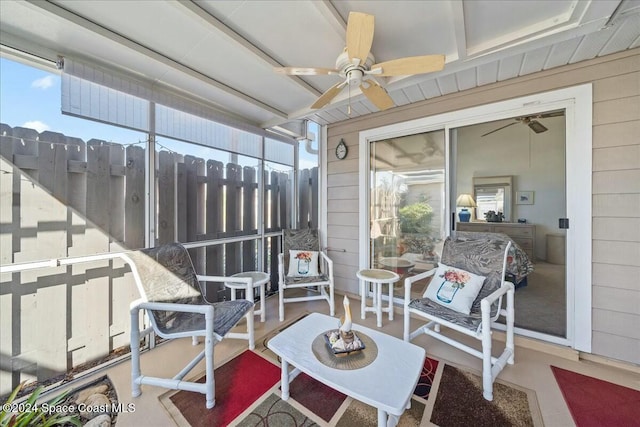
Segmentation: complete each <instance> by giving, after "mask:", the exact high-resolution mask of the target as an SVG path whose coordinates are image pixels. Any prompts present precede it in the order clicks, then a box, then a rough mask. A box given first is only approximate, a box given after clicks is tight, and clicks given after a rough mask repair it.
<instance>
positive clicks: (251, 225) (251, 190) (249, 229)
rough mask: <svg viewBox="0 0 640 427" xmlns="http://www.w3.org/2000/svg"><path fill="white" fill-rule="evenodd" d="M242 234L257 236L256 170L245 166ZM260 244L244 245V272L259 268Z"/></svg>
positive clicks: (247, 243) (252, 242)
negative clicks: (258, 249) (258, 251)
mask: <svg viewBox="0 0 640 427" xmlns="http://www.w3.org/2000/svg"><path fill="white" fill-rule="evenodd" d="M242 186H243V187H242V198H243V201H242V204H243V208H242V210H243V211H244V212H242V234H245V235H249V234H256V233H257V231H258V230H257V229H256V225H255V224H256V209H257V206H256V191H257V182H256V170H255V169H254V168H252V167H250V166H245V167H244V169H243V175H242ZM257 247H258V244H257V242H256V241H255V240H251V241H246V242H243V243H242V270H243V271H254V270H257V268H258V263H257V261H258V259H257V256H256V250H257Z"/></svg>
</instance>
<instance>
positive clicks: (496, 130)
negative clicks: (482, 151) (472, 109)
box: [480, 122, 518, 138]
mask: <svg viewBox="0 0 640 427" xmlns="http://www.w3.org/2000/svg"><path fill="white" fill-rule="evenodd" d="M517 124H518V122H513V123H509V124H508V125H506V126H502V127H499V128H498V129H494V130H492V131H491V132H487V133H485V134H484V135H480V138H482V137H483V136H487V135H491V134H492V133H494V132H498V131H499V130H502V129H504V128H508V127H509V126H513V125H517Z"/></svg>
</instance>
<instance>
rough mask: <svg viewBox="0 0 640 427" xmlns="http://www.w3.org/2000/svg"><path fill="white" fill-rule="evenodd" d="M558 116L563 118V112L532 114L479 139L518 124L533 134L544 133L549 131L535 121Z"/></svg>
mask: <svg viewBox="0 0 640 427" xmlns="http://www.w3.org/2000/svg"><path fill="white" fill-rule="evenodd" d="M559 116H564V110H562V111H552V112H550V113H542V114H534V115H531V116H521V117H516V118H514V120H515V122H513V123H509V124H508V125H505V126H502V127H499V128H498V129H494V130H492V131H490V132H487V133H485V134H483V135H481V137H483V136H487V135H490V134H492V133H494V132H498V131H499V130H502V129H506V128H508V127H509V126H513V125H516V124H518V123H522V124H525V125H527V126H529V128H531V130H532V131H534V132H535V133H542V132H546V131H547V130H549V129H547V127H546V126H544V125H543V124H542V123H540V122H539V121H538V120H536V119H546V118H547V117H559Z"/></svg>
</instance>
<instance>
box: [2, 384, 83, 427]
mask: <svg viewBox="0 0 640 427" xmlns="http://www.w3.org/2000/svg"><path fill="white" fill-rule="evenodd" d="M23 386H24V382H23V383H21V384H20V385H19V386H18V387H16V388H15V389H14V390H13V392H12V393H11V395H10V396H9V398H8V399H7V401H6V402H5V403H4V404H3V405H2V410H1V411H0V426H1V427H26V426H38V427H49V426H60V425H69V424H72V425H74V426H78V427H80V426H82V423H81V422H80V419H79V418H78V416H77V415H68V414H64V413H56V412H51V409H54V408H55V407H56V406H57V405H60V404H61V402H62V401H63V400H64V398H65V397H66V396H67V394H68V391H67V392H65V393H62V394H61V395H59V396H58V397H56V398H54V399H52V400H50V401H48V402H46V404H44V403H37V401H38V397H39V396H40V394H41V393H42V391H43V390H44V387H42V386H39V387H37V388H36V389H35V390H34V391H33V392H32V393H31V394H30V395H29V397H28V398H27V400H25V401H24V402H21V403H16V404H14V403H13V401H14V400H15V398H16V396H17V395H18V392H19V391H20V390H21V389H22V387H23ZM43 406H44V407H46V408H47V409H48V411H43V409H42V408H43ZM12 408H15V409H17V410H16V411H10V409H12Z"/></svg>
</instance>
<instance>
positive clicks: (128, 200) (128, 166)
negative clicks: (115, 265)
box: [123, 145, 153, 249]
mask: <svg viewBox="0 0 640 427" xmlns="http://www.w3.org/2000/svg"><path fill="white" fill-rule="evenodd" d="M125 154H126V155H125V160H126V161H125V194H124V197H123V199H124V221H125V231H124V244H125V246H126V247H127V248H128V249H138V248H142V247H144V233H145V232H144V224H145V220H144V215H145V207H144V200H145V173H146V170H145V150H144V148H142V147H138V146H135V145H130V146H128V147H127V149H126V153H125ZM152 246H153V243H152Z"/></svg>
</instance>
